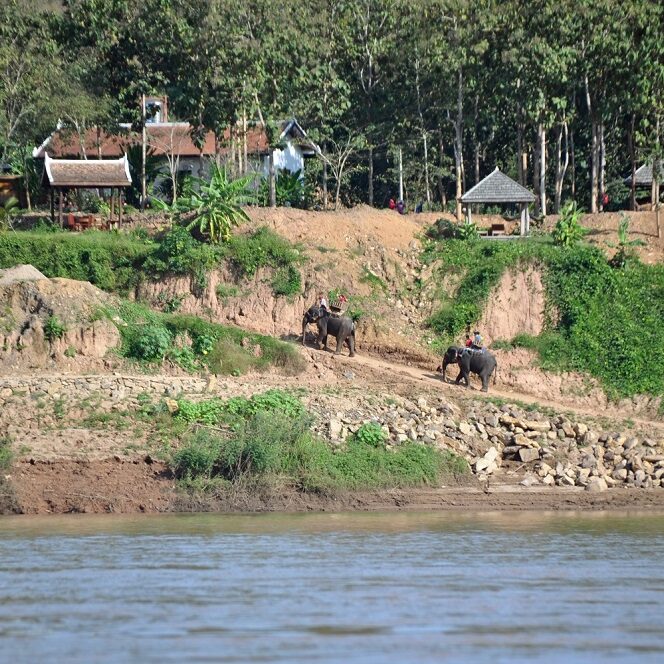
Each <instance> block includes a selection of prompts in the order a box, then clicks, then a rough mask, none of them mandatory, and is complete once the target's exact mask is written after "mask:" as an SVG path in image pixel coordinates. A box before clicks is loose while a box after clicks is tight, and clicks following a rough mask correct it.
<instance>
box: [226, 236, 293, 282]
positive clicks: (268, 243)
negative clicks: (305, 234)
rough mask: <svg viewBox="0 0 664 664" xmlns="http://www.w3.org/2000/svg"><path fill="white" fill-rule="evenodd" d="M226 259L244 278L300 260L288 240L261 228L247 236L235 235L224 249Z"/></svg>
mask: <svg viewBox="0 0 664 664" xmlns="http://www.w3.org/2000/svg"><path fill="white" fill-rule="evenodd" d="M224 249H225V252H226V254H225V255H226V257H227V258H228V259H229V260H230V261H231V262H232V263H233V264H234V265H235V266H236V268H237V269H238V270H239V272H240V273H241V274H242V275H243V276H246V277H252V276H253V275H254V274H256V271H257V270H258V269H259V268H261V267H276V268H279V267H286V266H288V265H291V264H293V263H298V262H299V261H301V260H302V257H301V254H300V252H299V250H298V249H296V248H295V247H294V246H293V245H292V244H291V243H290V242H288V240H286V239H284V238H282V237H280V236H279V235H277V234H276V233H275V232H274V231H272V230H270V229H269V228H267V226H263V227H261V228H259V229H258V230H256V231H254V232H253V233H251V234H249V235H235V236H233V237H232V238H231V239H230V241H229V242H228V245H227V246H226V247H224Z"/></svg>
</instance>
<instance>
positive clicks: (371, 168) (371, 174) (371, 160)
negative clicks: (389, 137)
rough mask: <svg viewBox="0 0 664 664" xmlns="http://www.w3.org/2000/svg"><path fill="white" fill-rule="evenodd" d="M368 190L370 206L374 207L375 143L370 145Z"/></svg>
mask: <svg viewBox="0 0 664 664" xmlns="http://www.w3.org/2000/svg"><path fill="white" fill-rule="evenodd" d="M368 180H369V182H368V191H367V195H368V198H369V206H370V207H373V204H374V154H373V145H369V174H368Z"/></svg>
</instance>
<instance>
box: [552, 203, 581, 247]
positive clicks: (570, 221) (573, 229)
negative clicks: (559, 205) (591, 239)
mask: <svg viewBox="0 0 664 664" xmlns="http://www.w3.org/2000/svg"><path fill="white" fill-rule="evenodd" d="M582 214H583V212H582V211H581V210H579V208H578V207H577V206H576V203H575V202H574V201H572V202H571V203H568V204H567V205H565V207H563V209H562V210H561V212H560V218H559V219H558V221H557V222H556V227H555V228H554V229H553V232H552V233H551V235H552V236H553V241H554V242H555V243H556V244H557V245H559V246H561V247H573V246H574V245H575V244H576V243H577V242H578V241H579V240H580V239H581V238H582V237H583V233H584V230H583V226H581V223H580V221H579V220H580V219H581V215H582Z"/></svg>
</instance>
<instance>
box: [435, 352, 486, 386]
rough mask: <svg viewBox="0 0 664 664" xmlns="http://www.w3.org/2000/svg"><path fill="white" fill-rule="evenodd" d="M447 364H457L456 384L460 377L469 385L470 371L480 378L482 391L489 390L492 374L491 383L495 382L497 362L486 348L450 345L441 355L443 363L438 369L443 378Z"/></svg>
mask: <svg viewBox="0 0 664 664" xmlns="http://www.w3.org/2000/svg"><path fill="white" fill-rule="evenodd" d="M448 364H458V365H459V369H460V371H459V375H458V376H457V377H456V381H455V382H456V383H457V385H458V384H459V382H461V379H462V378H463V380H464V381H465V382H466V387H470V381H469V378H470V372H471V371H472V372H473V373H474V374H477V375H478V376H479V377H480V378H481V379H482V391H483V392H488V391H489V378H490V377H491V374H493V383H494V385H495V384H496V373H497V371H498V362H496V358H495V356H494V355H492V354H491V353H489V351H488V350H486V349H483V350H475V349H471V348H462V347H458V346H450V347H449V348H448V349H447V350H446V351H445V355H444V357H443V364H442V365H441V366H440V367H438V370H439V371H440V372H441V373H442V374H443V380H445V379H446V377H445V372H446V371H447V365H448Z"/></svg>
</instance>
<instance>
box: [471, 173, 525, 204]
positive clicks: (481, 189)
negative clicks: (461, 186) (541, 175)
mask: <svg viewBox="0 0 664 664" xmlns="http://www.w3.org/2000/svg"><path fill="white" fill-rule="evenodd" d="M534 200H535V196H534V195H533V194H532V193H531V192H530V191H528V190H527V189H526V188H525V187H522V186H521V185H520V184H519V183H518V182H515V181H514V180H512V178H510V177H508V176H507V175H505V173H501V171H500V170H498V167H496V170H495V171H493V173H491V174H490V175H487V176H486V177H485V178H484V180H482V181H481V182H478V183H477V184H476V185H475V186H474V187H473V188H472V189H469V190H468V191H467V192H466V193H465V194H464V195H463V196H462V197H461V201H462V202H463V203H532V202H533V201H534Z"/></svg>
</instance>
